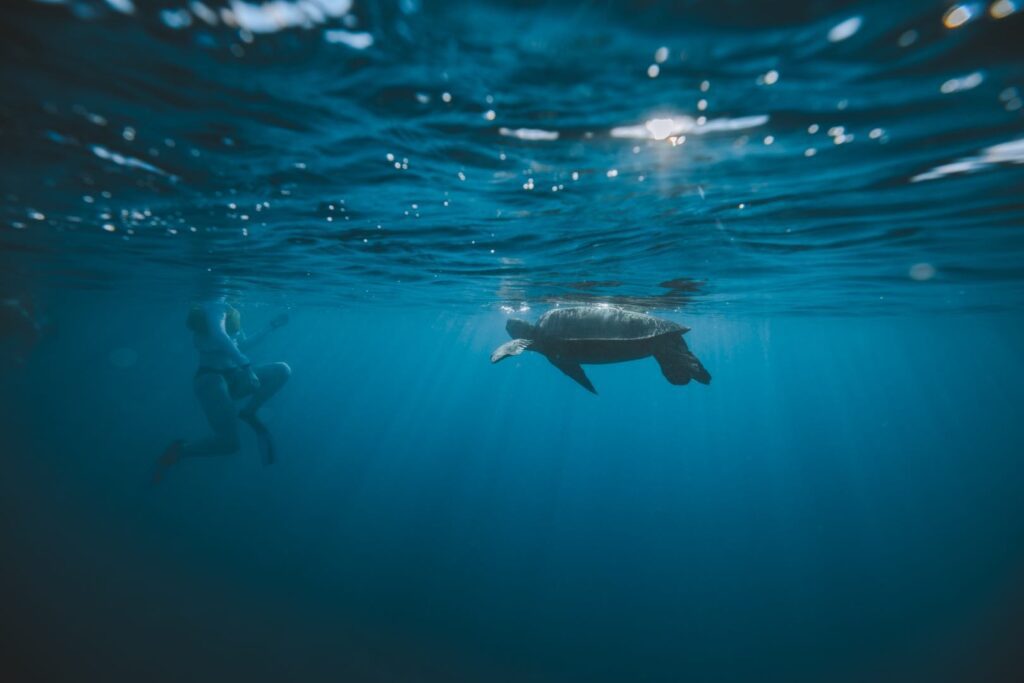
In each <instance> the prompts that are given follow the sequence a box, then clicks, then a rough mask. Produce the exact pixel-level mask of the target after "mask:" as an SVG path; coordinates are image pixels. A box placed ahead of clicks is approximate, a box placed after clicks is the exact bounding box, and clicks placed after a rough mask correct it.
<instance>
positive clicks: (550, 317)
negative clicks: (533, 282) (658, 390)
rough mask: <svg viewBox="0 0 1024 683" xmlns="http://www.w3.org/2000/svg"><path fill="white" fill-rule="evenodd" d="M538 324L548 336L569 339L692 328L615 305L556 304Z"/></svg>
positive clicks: (646, 334) (631, 338)
mask: <svg viewBox="0 0 1024 683" xmlns="http://www.w3.org/2000/svg"><path fill="white" fill-rule="evenodd" d="M537 328H538V329H539V330H540V331H541V333H542V334H543V335H544V336H546V337H551V338H554V339H561V340H565V341H571V340H576V339H606V340H609V341H616V340H617V341H634V340H638V339H650V338H651V337H658V336H661V335H663V334H673V333H684V332H688V331H689V328H688V327H683V326H682V325H677V324H676V323H674V322H672V321H671V320H663V319H661V318H655V317H654V316H650V315H646V314H644V313H637V312H635V311H627V310H624V309H621V308H614V307H612V306H579V307H574V308H556V309H553V310H550V311H548V312H547V313H545V314H544V315H542V316H541V317H540V319H539V320H538V321H537Z"/></svg>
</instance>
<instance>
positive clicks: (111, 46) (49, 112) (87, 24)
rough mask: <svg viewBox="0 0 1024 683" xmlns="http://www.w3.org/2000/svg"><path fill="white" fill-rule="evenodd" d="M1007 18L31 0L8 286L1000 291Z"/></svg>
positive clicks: (841, 302) (377, 294)
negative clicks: (23, 278) (208, 283)
mask: <svg viewBox="0 0 1024 683" xmlns="http://www.w3.org/2000/svg"><path fill="white" fill-rule="evenodd" d="M1016 9H1017V5H1016V4H1015V3H1013V2H994V3H991V4H990V5H986V4H985V3H976V4H970V3H969V4H966V5H963V6H956V7H951V6H950V5H947V4H943V3H937V2H910V3H899V4H898V5H895V4H893V3H881V2H878V3H867V2H865V3H860V4H851V3H841V2H835V3H828V2H824V3H814V4H810V5H800V4H798V3H790V4H788V5H779V4H777V3H773V4H772V5H770V6H769V5H763V4H761V3H743V2H687V3H676V4H657V3H649V2H644V3H626V2H622V3H619V2H610V3H527V4H525V5H524V4H523V3H469V2H466V3H461V2H420V1H419V0H402V1H401V2H397V3H359V2H356V3H350V2H349V1H348V0H315V1H310V2H300V3H294V2H289V1H287V0H280V1H278V2H274V3H269V4H265V5H260V4H254V3H246V2H241V1H240V0H233V1H232V2H229V3H220V4H217V3H208V4H203V3H181V2H179V3H172V2H164V3H148V2H133V1H132V0H117V1H114V0H110V1H109V2H102V1H100V0H93V1H91V2H85V1H82V0H69V1H68V2H48V3H46V2H36V3H18V4H16V5H14V6H12V7H10V8H8V9H7V10H5V12H6V14H7V19H6V21H5V24H6V28H5V29H4V36H5V40H4V41H3V47H2V48H0V49H2V51H3V53H4V57H3V59H4V63H5V66H6V71H5V77H4V79H5V87H4V90H3V93H2V95H0V103H2V105H0V106H2V113H3V120H2V136H3V144H4V146H5V148H6V152H5V160H4V163H3V164H2V168H0V174H2V178H3V190H4V194H5V202H4V206H3V223H4V225H3V232H2V240H3V260H4V262H5V270H11V269H14V270H18V271H27V272H30V273H32V274H33V277H39V278H53V279H56V280H57V281H60V282H65V283H68V284H69V285H72V286H88V287H123V286H125V285H126V284H127V283H131V286H132V287H133V288H141V289H142V290H143V291H145V292H155V291H162V290H163V289H164V288H165V287H167V286H168V285H170V284H172V283H173V284H174V285H178V286H187V287H192V286H195V285H194V283H195V282H196V281H197V279H200V278H201V277H202V276H203V274H204V273H206V274H213V276H215V277H213V278H212V279H213V281H214V282H216V283H220V284H217V285H215V286H223V287H227V288H229V289H235V290H241V291H245V292H249V293H253V292H259V295H258V296H260V297H264V296H270V294H269V292H271V291H273V290H277V291H290V292H297V291H303V292H305V293H308V294H309V295H311V296H313V297H315V298H317V299H318V300H322V301H329V302H332V303H334V302H339V301H353V300H367V301H375V302H395V301H410V302H416V303H420V304H435V303H443V304H446V305H447V304H452V303H458V304H467V305H470V306H473V307H477V306H494V305H503V304H504V305H518V304H520V303H522V302H536V301H551V300H590V299H601V300H607V301H619V302H626V303H635V304H638V305H641V306H646V307H657V308H661V307H664V308H675V307H678V306H680V305H683V304H689V305H693V306H696V307H700V308H703V309H705V310H708V309H712V310H723V309H725V307H727V306H728V307H729V310H736V309H737V307H738V308H739V310H741V311H749V310H757V311H769V312H779V311H785V312H792V311H809V312H822V311H841V312H843V313H850V312H854V313H856V312H858V311H872V312H879V311H889V312H906V311H908V310H911V309H915V310H929V311H936V310H945V311H949V310H961V309H971V310H974V309H988V308H1003V309H1006V308H1013V307H1016V306H1019V305H1020V304H1021V303H1022V295H1024V288H1022V276H1024V270H1022V267H1021V263H1022V258H1024V237H1022V231H1021V221H1022V216H1024V213H1022V205H1021V202H1020V194H1021V190H1022V187H1024V182H1022V180H1024V169H1022V168H1021V166H1020V165H1021V163H1022V162H1024V110H1022V109H1021V95H1022V91H1021V87H1022V83H1021V79H1022V74H1024V61H1022V60H1024V52H1022V47H1021V46H1022V45H1024V41H1022V40H1021V36H1022V24H1021V21H1022V19H1021V13H1019V12H1017V11H1016ZM995 17H1000V18H995ZM216 276H222V277H216ZM224 283H230V284H224Z"/></svg>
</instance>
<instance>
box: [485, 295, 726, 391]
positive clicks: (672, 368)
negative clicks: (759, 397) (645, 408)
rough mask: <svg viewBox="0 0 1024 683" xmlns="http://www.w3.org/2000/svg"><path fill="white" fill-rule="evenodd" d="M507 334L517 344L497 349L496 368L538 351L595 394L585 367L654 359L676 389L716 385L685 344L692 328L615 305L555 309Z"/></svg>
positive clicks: (513, 323)
mask: <svg viewBox="0 0 1024 683" xmlns="http://www.w3.org/2000/svg"><path fill="white" fill-rule="evenodd" d="M505 329H506V330H507V331H508V333H509V336H511V337H512V341H510V342H506V343H504V344H502V345H501V346H499V347H498V348H497V349H495V351H494V353H492V354H491V362H492V363H497V362H498V361H500V360H502V359H504V358H508V357H509V356H518V355H519V354H521V353H522V352H523V351H527V350H529V351H536V352H537V353H540V354H543V355H544V357H545V358H547V359H548V360H549V361H551V363H552V364H553V365H554V366H555V367H556V368H558V369H559V370H561V371H562V372H564V373H565V374H567V375H569V377H572V378H573V379H574V380H576V381H577V382H579V383H580V384H581V385H582V386H583V388H584V389H586V390H587V391H590V392H593V393H595V394H596V393H597V390H596V389H594V385H593V384H591V383H590V380H589V379H587V376H586V374H585V373H584V372H583V368H582V367H580V364H581V363H587V364H589V363H620V362H622V361H627V360H637V359H640V358H646V357H647V356H654V359H655V360H656V361H658V365H659V366H661V374H663V375H665V379H667V380H668V381H669V382H671V383H672V384H686V383H688V382H689V381H690V380H691V379H695V380H697V381H698V382H700V383H701V384H708V383H710V382H711V375H710V374H708V371H707V370H705V369H704V366H703V365H701V362H700V361H699V360H697V357H696V356H694V355H693V354H692V353H690V349H688V348H687V346H686V342H685V341H683V335H684V334H686V333H687V332H689V331H690V328H688V327H683V326H682V325H677V324H676V323H674V322H672V321H671V320H663V319H661V318H655V317H654V316H651V315H646V314H644V313H636V312H634V311H627V310H624V309H621V308H615V307H612V306H578V307H572V308H555V309H553V310H550V311H548V312H547V313H545V314H544V315H542V316H541V317H540V319H539V320H538V321H537V324H536V325H531V324H530V323H528V322H526V321H525V320H517V319H515V318H511V319H509V321H508V323H506V325H505Z"/></svg>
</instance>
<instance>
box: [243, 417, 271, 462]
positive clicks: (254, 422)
mask: <svg viewBox="0 0 1024 683" xmlns="http://www.w3.org/2000/svg"><path fill="white" fill-rule="evenodd" d="M238 418H239V419H240V420H242V422H244V423H246V424H247V425H249V426H250V427H252V431H254V432H256V446H257V447H258V448H259V451H260V458H261V459H262V460H263V464H264V465H273V464H274V460H275V454H274V439H273V437H271V436H270V430H269V429H267V426H266V425H265V424H263V420H261V419H260V418H259V417H257V415H256V413H255V412H253V411H250V410H245V409H243V410H242V411H241V412H240V413H238Z"/></svg>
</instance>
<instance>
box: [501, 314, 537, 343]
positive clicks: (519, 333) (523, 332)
mask: <svg viewBox="0 0 1024 683" xmlns="http://www.w3.org/2000/svg"><path fill="white" fill-rule="evenodd" d="M505 331H506V332H508V336H510V337H512V338H513V339H533V338H534V335H535V331H534V327H533V325H531V324H530V323H528V322H526V321H525V320H519V319H518V318H509V319H508V322H507V323H505Z"/></svg>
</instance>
